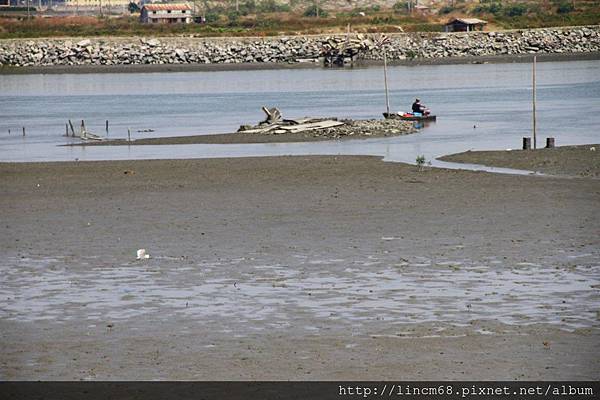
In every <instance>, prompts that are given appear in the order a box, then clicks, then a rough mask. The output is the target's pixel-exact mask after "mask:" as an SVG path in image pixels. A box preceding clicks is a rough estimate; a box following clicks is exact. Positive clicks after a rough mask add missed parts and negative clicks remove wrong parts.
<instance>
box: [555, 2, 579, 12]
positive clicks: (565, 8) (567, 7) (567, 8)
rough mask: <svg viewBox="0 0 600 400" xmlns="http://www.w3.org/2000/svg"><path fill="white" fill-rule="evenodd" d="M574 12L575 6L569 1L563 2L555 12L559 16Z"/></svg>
mask: <svg viewBox="0 0 600 400" xmlns="http://www.w3.org/2000/svg"><path fill="white" fill-rule="evenodd" d="M574 10H575V6H574V5H573V3H571V2H570V1H563V2H561V3H560V4H559V5H558V8H557V9H556V12H557V13H559V14H568V13H570V12H571V11H574Z"/></svg>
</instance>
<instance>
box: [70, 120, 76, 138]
mask: <svg viewBox="0 0 600 400" xmlns="http://www.w3.org/2000/svg"><path fill="white" fill-rule="evenodd" d="M69 126H70V127H71V136H72V137H75V128H73V123H72V122H71V120H69Z"/></svg>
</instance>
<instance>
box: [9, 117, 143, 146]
mask: <svg viewBox="0 0 600 400" xmlns="http://www.w3.org/2000/svg"><path fill="white" fill-rule="evenodd" d="M69 127H71V137H75V129H74V128H73V123H72V122H71V120H69V122H68V123H66V124H65V136H66V137H69ZM81 132H82V133H84V134H85V121H84V120H81ZM8 134H9V135H10V134H11V130H10V128H9V129H8ZM23 136H25V127H23ZM106 136H108V120H106ZM127 140H128V141H131V129H129V128H127Z"/></svg>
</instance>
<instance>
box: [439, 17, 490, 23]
mask: <svg viewBox="0 0 600 400" xmlns="http://www.w3.org/2000/svg"><path fill="white" fill-rule="evenodd" d="M455 22H462V23H463V24H466V25H479V24H487V21H484V20H482V19H478V18H454V19H453V20H452V21H450V22H448V23H447V24H446V25H451V24H453V23H455Z"/></svg>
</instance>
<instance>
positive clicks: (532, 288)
mask: <svg viewBox="0 0 600 400" xmlns="http://www.w3.org/2000/svg"><path fill="white" fill-rule="evenodd" d="M0 182H1V185H0V191H1V193H2V195H1V196H0V202H1V204H0V205H1V209H2V225H1V226H0V235H1V236H2V261H1V262H0V269H1V271H2V274H1V275H0V327H1V329H0V332H1V336H2V340H1V341H0V342H1V345H0V352H1V354H2V356H1V357H0V374H1V376H2V378H3V379H92V380H94V379H200V380H204V379H206V380H209V379H217V380H220V379H507V380H508V379H597V378H598V376H599V375H600V362H598V360H599V359H600V357H598V344H599V343H600V331H599V328H600V314H599V313H600V307H599V306H598V305H599V304H600V251H599V248H600V247H599V246H598V244H599V243H598V239H597V238H598V237H600V235H599V233H600V232H598V226H600V224H599V222H600V221H598V213H597V211H598V204H600V184H599V183H598V181H597V180H596V179H589V178H585V179H584V178H576V179H571V178H570V179H560V178H551V177H534V176H508V175H493V174H487V173H477V172H466V171H449V170H438V169H428V170H425V171H421V172H419V171H418V170H417V168H416V167H412V166H407V165H403V164H391V163H383V162H381V161H380V160H379V159H377V158H374V157H278V158H260V159H259V158H251V159H218V160H217V159H215V160H179V161H169V160H165V161H119V162H85V163H39V164H0ZM139 248H145V249H146V250H147V251H148V253H149V254H150V255H151V258H150V259H148V260H136V259H135V252H136V250H137V249H139Z"/></svg>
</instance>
